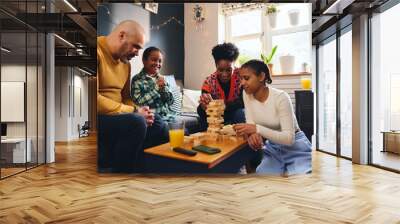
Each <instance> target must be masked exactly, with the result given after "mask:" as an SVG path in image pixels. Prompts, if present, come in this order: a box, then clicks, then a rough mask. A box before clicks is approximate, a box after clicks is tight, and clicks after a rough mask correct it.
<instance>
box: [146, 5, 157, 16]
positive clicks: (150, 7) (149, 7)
mask: <svg viewBox="0 0 400 224" xmlns="http://www.w3.org/2000/svg"><path fill="white" fill-rule="evenodd" d="M144 9H146V10H148V11H150V12H152V13H154V14H157V11H158V3H145V4H144Z"/></svg>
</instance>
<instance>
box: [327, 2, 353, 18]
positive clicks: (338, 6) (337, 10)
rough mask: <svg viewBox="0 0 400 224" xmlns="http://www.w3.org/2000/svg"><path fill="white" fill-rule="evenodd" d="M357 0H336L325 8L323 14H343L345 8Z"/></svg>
mask: <svg viewBox="0 0 400 224" xmlns="http://www.w3.org/2000/svg"><path fill="white" fill-rule="evenodd" d="M354 1H355V0H336V1H335V2H333V4H331V5H330V6H329V7H328V8H327V9H325V10H324V12H323V13H322V14H324V15H326V14H342V13H343V9H345V8H347V6H349V5H351V3H353V2H354Z"/></svg>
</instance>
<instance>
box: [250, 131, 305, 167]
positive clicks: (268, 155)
mask: <svg viewBox="0 0 400 224" xmlns="http://www.w3.org/2000/svg"><path fill="white" fill-rule="evenodd" d="M263 150H264V156H263V159H262V161H261V163H260V165H259V166H258V167H257V169H256V173H258V174H273V175H283V174H287V175H293V174H306V173H311V170H312V165H311V143H310V141H309V140H308V139H307V137H306V136H305V134H304V133H303V132H302V131H299V132H297V133H296V135H295V142H294V144H293V145H290V146H288V145H281V144H276V143H273V142H271V141H268V140H267V141H266V142H265V146H264V148H263Z"/></svg>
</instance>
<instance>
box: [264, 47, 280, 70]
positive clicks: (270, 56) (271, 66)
mask: <svg viewBox="0 0 400 224" xmlns="http://www.w3.org/2000/svg"><path fill="white" fill-rule="evenodd" d="M277 48H278V46H277V45H275V46H274V47H273V48H272V50H271V52H270V53H269V55H268V56H265V55H264V54H263V53H261V60H262V61H264V63H265V64H267V65H268V68H269V72H270V73H271V74H272V73H273V64H272V63H271V62H272V58H273V57H274V55H275V53H276V49H277Z"/></svg>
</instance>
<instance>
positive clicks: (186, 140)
mask: <svg viewBox="0 0 400 224" xmlns="http://www.w3.org/2000/svg"><path fill="white" fill-rule="evenodd" d="M193 140H194V137H193V136H185V137H184V142H185V144H190V143H192V142H193Z"/></svg>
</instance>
